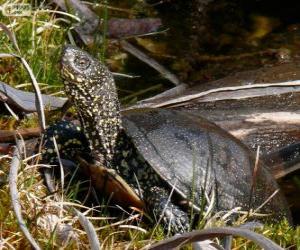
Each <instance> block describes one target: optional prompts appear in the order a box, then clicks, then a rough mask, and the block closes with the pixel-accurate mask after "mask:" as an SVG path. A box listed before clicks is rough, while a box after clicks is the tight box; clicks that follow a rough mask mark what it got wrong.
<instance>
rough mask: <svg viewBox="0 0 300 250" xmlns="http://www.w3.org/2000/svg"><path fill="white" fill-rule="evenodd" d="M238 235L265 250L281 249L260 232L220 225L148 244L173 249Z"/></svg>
mask: <svg viewBox="0 0 300 250" xmlns="http://www.w3.org/2000/svg"><path fill="white" fill-rule="evenodd" d="M231 235H235V236H240V237H244V238H246V239H249V240H251V241H253V242H255V243H256V244H258V245H259V246H260V247H261V248H263V249H265V250H283V248H281V247H280V246H278V245H277V244H275V243H274V242H273V241H271V240H270V239H268V238H266V237H264V236H263V235H261V234H258V233H255V232H253V231H251V230H248V229H242V228H234V227H220V228H210V229H203V230H200V231H194V232H190V233H184V234H182V235H176V236H173V237H171V238H169V239H166V240H163V241H161V242H159V243H157V244H154V245H152V246H150V248H148V249H151V250H158V249H159V250H164V249H175V248H179V247H180V246H182V245H184V244H188V243H192V242H196V241H203V240H208V239H212V238H215V237H224V236H231Z"/></svg>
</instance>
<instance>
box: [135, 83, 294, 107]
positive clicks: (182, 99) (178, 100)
mask: <svg viewBox="0 0 300 250" xmlns="http://www.w3.org/2000/svg"><path fill="white" fill-rule="evenodd" d="M295 86H300V80H295V81H287V82H277V83H261V84H253V85H244V86H233V87H222V88H215V89H210V90H207V91H203V92H199V93H196V94H190V95H184V96H181V97H178V98H174V99H171V100H167V101H165V102H160V103H157V104H153V105H151V107H152V108H159V107H166V106H171V105H172V104H176V105H178V104H180V103H183V102H186V101H192V100H194V99H197V98H199V97H203V96H207V95H210V94H212V93H219V92H228V91H238V90H244V89H256V88H258V89H260V88H268V87H295ZM141 106H142V105H141Z"/></svg>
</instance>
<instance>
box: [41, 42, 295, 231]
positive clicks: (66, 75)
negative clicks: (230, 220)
mask: <svg viewBox="0 0 300 250" xmlns="http://www.w3.org/2000/svg"><path fill="white" fill-rule="evenodd" d="M61 75H62V78H63V79H64V88H65V92H66V95H67V96H68V98H69V99H70V101H71V102H72V103H73V105H74V106H75V108H76V110H77V112H78V116H79V118H80V123H81V129H78V133H77V134H78V135H77V139H76V138H74V136H75V135H74V133H73V134H72V133H69V132H68V129H70V126H69V125H66V126H63V127H64V135H65V138H59V137H57V136H56V137H57V143H58V146H59V148H60V149H61V157H62V158H70V159H71V160H72V159H74V153H72V154H69V153H70V151H72V150H73V152H75V151H76V154H77V155H80V158H81V159H84V162H85V163H87V164H85V166H86V167H87V168H89V166H91V165H92V166H93V170H90V172H93V173H94V174H93V178H92V180H93V182H94V184H95V185H97V182H101V183H103V180H101V178H103V175H101V174H100V175H99V178H98V177H97V173H96V172H97V171H96V172H95V169H97V168H99V169H109V170H112V171H113V176H115V177H116V176H117V177H116V178H115V179H117V180H118V181H119V180H121V182H122V183H124V185H123V187H125V188H124V190H123V193H124V194H125V193H126V192H128V190H132V192H131V191H130V192H131V193H135V194H136V195H137V196H138V197H140V200H141V201H142V202H140V203H139V205H141V207H143V209H146V210H147V211H148V212H149V213H150V214H152V215H153V216H155V218H161V222H162V224H163V225H164V226H165V227H166V228H167V229H168V230H170V231H171V232H172V233H181V232H185V231H188V230H190V229H191V225H192V220H191V218H190V211H191V210H193V211H194V212H195V211H197V212H199V213H201V212H202V211H203V209H206V208H207V206H209V204H211V202H213V206H212V207H213V208H214V211H215V212H217V211H229V210H232V209H234V208H236V207H240V208H241V209H242V210H243V211H248V210H249V209H250V208H258V207H260V206H261V208H260V210H259V212H260V213H264V214H268V215H272V216H271V217H269V218H270V219H279V218H284V217H285V218H287V219H288V220H289V221H291V216H290V211H289V208H288V205H287V202H286V200H285V197H284V195H283V194H282V192H281V191H280V189H279V187H278V185H277V183H276V181H275V179H274V178H273V176H272V175H271V174H270V172H269V171H268V169H267V168H266V166H265V165H264V163H263V162H262V161H257V162H256V159H255V157H254V156H253V155H252V153H251V152H250V150H249V149H248V148H247V147H246V146H245V145H244V144H243V143H241V142H240V141H239V140H237V139H236V138H234V137H233V136H232V135H230V134H229V133H227V132H226V131H224V130H223V129H221V128H220V127H218V126H217V125H216V124H214V123H213V122H210V121H208V120H206V119H205V118H203V117H200V116H194V115H192V114H190V113H185V112H183V111H175V110H166V109H135V110H128V111H123V112H121V111H120V104H119V100H118V95H117V90H116V86H115V82H114V79H113V76H112V74H111V72H110V71H109V70H108V68H107V67H106V66H105V65H104V64H103V63H101V62H100V61H99V60H97V59H96V58H95V57H93V56H92V55H90V54H89V53H88V52H86V51H84V50H82V49H80V48H77V47H75V46H72V45H65V47H64V48H63V51H62V56H61ZM55 126H56V127H55V129H54V130H53V129H52V130H51V129H50V130H51V131H52V132H53V131H57V129H58V125H55ZM75 130H77V128H76V129H75ZM79 130H80V131H79ZM73 131H74V128H73ZM68 133H69V134H72V136H73V138H70V139H66V138H68V136H67V134H68ZM54 134H55V133H54ZM52 135H53V133H52ZM55 135H56V134H55ZM78 138H79V139H78ZM82 138H85V139H82ZM48 139H49V137H48ZM66 141H68V142H69V143H66ZM83 142H84V143H83ZM47 143H48V144H47ZM51 143H52V142H51V141H49V140H48V141H47V142H46V144H47V147H48V151H49V149H50V148H51V145H52V144H51ZM70 144H72V146H70ZM83 144H86V145H87V146H82V145H83ZM78 145H80V146H78ZM74 148H76V150H74ZM46 151H47V149H46ZM48 153H49V152H48ZM51 153H53V150H52V151H51ZM95 173H96V174H95ZM111 173H112V172H110V171H109V175H110V174H111ZM113 178H114V177H113ZM113 178H111V179H113ZM118 181H117V182H118ZM118 183H120V182H118ZM113 185H114V184H113V182H112V187H111V189H110V191H111V190H113V189H114V187H113ZM121 196H122V195H121ZM129 196H130V195H129ZM124 197H125V196H124ZM126 197H127V196H126ZM125 199H127V198H125Z"/></svg>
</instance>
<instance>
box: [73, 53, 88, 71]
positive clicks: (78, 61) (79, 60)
mask: <svg viewBox="0 0 300 250" xmlns="http://www.w3.org/2000/svg"><path fill="white" fill-rule="evenodd" d="M74 63H75V65H76V67H78V68H79V69H81V70H85V69H87V68H88V67H89V66H90V63H91V62H90V60H89V58H87V57H85V56H78V57H76V58H75V60H74Z"/></svg>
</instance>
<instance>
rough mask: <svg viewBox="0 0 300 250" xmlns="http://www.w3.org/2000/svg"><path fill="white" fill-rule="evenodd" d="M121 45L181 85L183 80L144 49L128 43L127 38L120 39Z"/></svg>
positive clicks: (175, 83)
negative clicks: (141, 49) (144, 51)
mask: <svg viewBox="0 0 300 250" xmlns="http://www.w3.org/2000/svg"><path fill="white" fill-rule="evenodd" d="M120 45H121V46H122V48H123V49H124V50H126V51H127V52H129V53H130V54H132V55H133V56H135V57H137V58H138V59H140V60H141V61H143V62H145V63H147V64H148V65H149V66H151V67H152V68H154V69H155V70H157V71H158V72H159V73H160V74H161V75H162V76H163V77H164V78H166V79H168V80H169V81H170V82H172V83H173V84H174V85H175V86H178V85H180V83H181V81H180V80H179V78H178V77H177V76H176V75H174V74H173V73H171V72H170V71H169V70H168V69H166V68H165V67H164V66H162V65H161V64H159V63H158V62H157V61H155V60H154V59H153V58H150V57H149V56H147V55H146V54H145V53H143V52H142V51H140V50H138V49H137V48H135V47H134V46H133V45H132V44H130V43H128V42H127V41H125V40H122V41H120Z"/></svg>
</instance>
